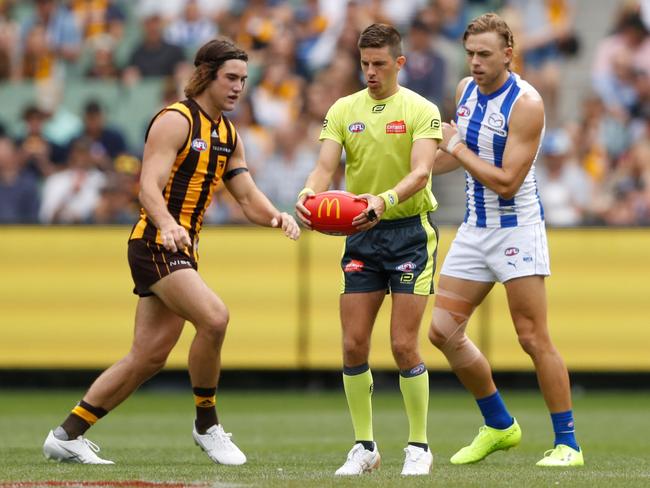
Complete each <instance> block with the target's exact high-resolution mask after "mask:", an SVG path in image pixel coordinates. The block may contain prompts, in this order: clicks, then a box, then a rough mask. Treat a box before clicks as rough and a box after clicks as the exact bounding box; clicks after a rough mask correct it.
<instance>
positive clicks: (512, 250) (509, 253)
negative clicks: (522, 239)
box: [503, 247, 519, 256]
mask: <svg viewBox="0 0 650 488" xmlns="http://www.w3.org/2000/svg"><path fill="white" fill-rule="evenodd" d="M503 254H505V255H506V256H516V255H517V254H519V248H518V247H509V248H508V249H506V250H505V251H504V252H503Z"/></svg>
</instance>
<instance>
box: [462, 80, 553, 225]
mask: <svg viewBox="0 0 650 488" xmlns="http://www.w3.org/2000/svg"><path fill="white" fill-rule="evenodd" d="M531 91H532V92H535V93H537V92H536V91H535V88H533V87H532V86H531V85H530V84H529V83H527V82H526V81H524V80H522V79H521V78H520V77H519V75H517V74H515V73H510V77H509V78H508V80H507V81H506V82H505V83H504V84H503V86H501V88H499V89H498V90H497V91H495V92H494V93H491V94H489V95H483V94H482V93H481V92H480V91H479V90H478V86H477V85H476V83H475V82H474V80H470V82H469V83H467V86H466V87H465V89H464V91H463V95H462V97H461V98H460V100H459V103H458V107H457V109H456V123H457V124H458V131H459V134H460V136H461V138H462V139H463V140H464V141H465V143H466V144H467V147H468V148H470V149H471V150H472V151H474V153H475V154H477V155H478V156H479V157H480V158H481V159H482V160H483V161H487V162H488V163H491V164H494V165H495V166H496V167H498V168H500V167H501V166H502V164H503V152H504V149H505V147H506V142H507V141H508V130H509V122H510V113H511V111H512V107H513V106H514V104H515V102H516V101H517V100H518V99H519V97H521V96H522V95H523V94H525V93H528V92H531ZM543 137H544V131H543V130H542V137H541V138H540V145H541V140H542V139H543ZM538 154H539V146H538V148H537V152H536V154H535V158H534V160H533V164H532V165H531V167H530V170H529V171H528V174H527V175H526V178H525V179H524V182H523V183H522V185H521V187H520V188H519V190H517V193H516V195H515V196H514V197H513V198H511V199H508V200H506V199H503V198H501V197H500V196H499V195H498V194H497V193H495V192H494V191H492V190H490V189H489V188H487V187H486V186H484V185H483V184H482V183H481V182H480V181H478V180H476V179H474V178H473V177H472V175H470V174H469V173H468V172H467V171H466V172H465V193H466V199H465V202H466V207H465V218H464V221H465V222H466V223H467V224H469V225H474V226H476V227H517V226H520V225H530V224H535V223H538V222H541V221H543V220H544V209H543V207H542V202H541V200H540V198H539V194H538V192H537V182H536V180H535V161H536V160H537V155H538Z"/></svg>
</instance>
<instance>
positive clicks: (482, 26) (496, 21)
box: [463, 12, 515, 67]
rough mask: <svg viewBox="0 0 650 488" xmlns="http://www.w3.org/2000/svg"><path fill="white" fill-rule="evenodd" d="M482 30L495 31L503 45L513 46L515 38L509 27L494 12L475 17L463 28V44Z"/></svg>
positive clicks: (482, 31) (481, 32)
mask: <svg viewBox="0 0 650 488" xmlns="http://www.w3.org/2000/svg"><path fill="white" fill-rule="evenodd" d="M484 32H496V33H497V34H498V35H499V37H501V39H502V40H503V43H504V46H505V47H511V48H514V47H515V38H514V36H513V35H512V31H511V30H510V27H509V26H508V24H506V21H505V20H503V19H502V18H501V17H499V16H498V15H497V14H495V13H494V12H490V13H487V14H483V15H481V16H479V17H476V18H475V19H474V20H472V21H471V22H470V23H469V24H468V25H467V29H465V33H464V34H463V44H465V41H467V38H468V37H469V36H471V35H474V34H483V33H484ZM509 64H510V63H508V65H509ZM508 67H510V66H508Z"/></svg>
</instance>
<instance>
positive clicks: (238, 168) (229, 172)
mask: <svg viewBox="0 0 650 488" xmlns="http://www.w3.org/2000/svg"><path fill="white" fill-rule="evenodd" d="M238 140H239V143H238V144H237V147H236V148H235V151H234V152H233V154H232V156H231V158H230V160H229V161H228V167H227V168H226V171H225V173H224V184H225V185H226V188H227V189H228V191H229V192H230V193H231V194H232V196H233V197H234V198H235V200H237V203H239V206H240V207H241V208H242V211H243V212H244V215H245V216H246V218H247V219H248V220H250V221H251V222H253V223H254V224H258V225H263V226H266V227H279V228H281V229H282V231H283V232H284V234H285V235H286V236H287V237H288V238H289V239H293V240H296V239H298V238H299V237H300V227H298V224H297V223H296V221H295V219H294V218H293V217H292V216H291V215H289V214H288V213H286V212H280V211H279V210H278V209H277V208H275V206H274V205H273V204H272V203H271V201H270V200H269V199H268V198H267V197H266V195H264V193H262V192H261V191H260V189H259V188H258V187H257V185H256V184H255V182H254V181H253V178H251V175H250V173H249V171H248V167H247V166H246V160H245V154H244V144H243V142H242V140H241V138H240V137H238Z"/></svg>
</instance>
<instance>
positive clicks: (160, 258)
mask: <svg viewBox="0 0 650 488" xmlns="http://www.w3.org/2000/svg"><path fill="white" fill-rule="evenodd" d="M128 256H129V267H130V268H131V276H132V277H133V282H134V283H135V288H134V289H133V293H135V294H136V295H139V296H141V297H148V296H151V295H153V292H152V291H151V290H150V287H151V285H153V284H154V283H156V282H157V281H158V280H159V279H161V278H164V277H165V276H167V275H168V274H171V273H173V272H174V271H178V270H179V269H187V268H191V269H194V270H198V265H197V263H196V261H195V260H194V258H193V257H190V256H188V255H187V254H185V253H184V252H181V251H177V252H170V251H168V250H167V249H165V248H164V247H163V246H161V245H160V244H156V243H155V242H153V241H149V240H147V239H131V240H130V241H129V253H128Z"/></svg>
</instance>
